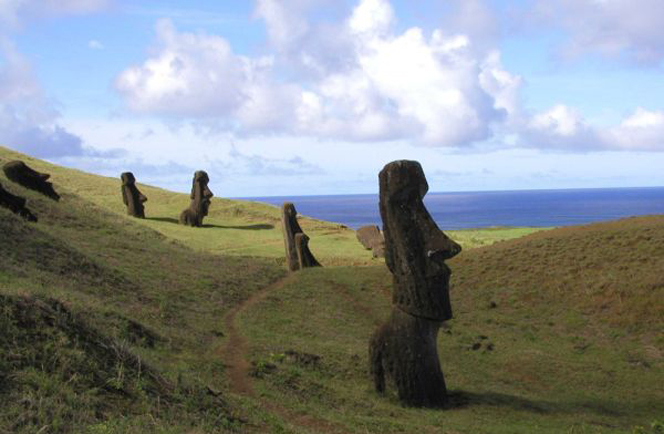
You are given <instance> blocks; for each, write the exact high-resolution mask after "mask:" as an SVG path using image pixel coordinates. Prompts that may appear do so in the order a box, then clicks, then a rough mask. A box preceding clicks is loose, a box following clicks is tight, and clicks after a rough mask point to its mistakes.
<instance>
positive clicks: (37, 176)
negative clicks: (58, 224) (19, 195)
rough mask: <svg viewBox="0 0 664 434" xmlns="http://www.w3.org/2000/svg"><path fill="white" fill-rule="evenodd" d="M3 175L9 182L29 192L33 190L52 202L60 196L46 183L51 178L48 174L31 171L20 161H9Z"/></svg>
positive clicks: (51, 185)
mask: <svg viewBox="0 0 664 434" xmlns="http://www.w3.org/2000/svg"><path fill="white" fill-rule="evenodd" d="M3 170H4V172H5V175H6V176H7V178H9V179H10V180H12V181H14V182H15V183H17V184H20V185H22V186H23V187H25V188H29V189H30V190H35V191H38V192H40V193H42V194H43V195H46V196H48V197H50V198H51V199H53V200H60V195H59V194H58V193H56V192H55V190H53V184H51V183H50V182H48V178H50V177H51V175H49V174H48V173H40V172H37V171H36V170H34V169H31V168H30V167H29V166H28V165H27V164H25V163H24V162H22V161H10V162H9V163H7V164H5V165H4V167H3Z"/></svg>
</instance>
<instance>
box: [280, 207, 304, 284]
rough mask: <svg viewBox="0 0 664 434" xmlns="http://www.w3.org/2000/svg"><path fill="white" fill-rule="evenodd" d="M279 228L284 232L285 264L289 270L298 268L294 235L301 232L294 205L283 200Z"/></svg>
mask: <svg viewBox="0 0 664 434" xmlns="http://www.w3.org/2000/svg"><path fill="white" fill-rule="evenodd" d="M281 229H282V231H283V233H284V247H285V248H286V265H288V269H289V270H290V271H297V270H299V268H300V267H299V261H298V257H297V250H296V248H295V235H296V234H300V233H302V228H301V227H300V224H299V223H298V222H297V211H296V210H295V205H293V204H292V203H290V202H284V204H283V205H282V207H281Z"/></svg>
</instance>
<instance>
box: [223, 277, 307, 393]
mask: <svg viewBox="0 0 664 434" xmlns="http://www.w3.org/2000/svg"><path fill="white" fill-rule="evenodd" d="M293 280H295V274H294V273H289V274H288V275H287V276H286V277H282V278H281V279H279V280H277V281H276V282H274V283H272V284H271V285H269V286H266V287H265V288H263V289H261V290H260V291H258V292H256V293H254V294H253V295H252V296H251V297H249V298H248V299H246V300H245V301H244V302H242V303H240V304H238V305H237V306H235V307H234V308H233V309H231V310H229V311H228V312H227V313H226V315H224V328H225V329H226V332H227V333H228V341H227V342H226V345H224V347H223V349H222V354H223V358H224V360H225V362H226V365H227V366H228V371H227V372H228V380H229V382H230V386H231V392H233V393H237V394H240V395H248V396H254V389H253V387H252V385H251V377H250V376H249V371H250V369H251V363H249V360H247V353H248V350H249V348H248V342H247V338H246V337H245V336H244V335H243V334H242V333H240V332H239V330H238V328H237V326H236V325H235V318H236V317H237V315H238V314H239V313H241V312H243V311H245V310H247V309H249V308H250V307H252V306H253V305H255V304H256V303H258V302H260V301H261V300H263V299H265V297H267V296H268V294H270V292H273V291H275V290H277V289H279V288H281V287H282V286H284V285H286V284H288V283H291V282H292V281H293Z"/></svg>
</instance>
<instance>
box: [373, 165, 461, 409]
mask: <svg viewBox="0 0 664 434" xmlns="http://www.w3.org/2000/svg"><path fill="white" fill-rule="evenodd" d="M379 181H380V215H381V218H382V220H383V234H384V236H385V263H386V264H387V267H388V268H389V270H390V272H391V273H392V276H393V297H392V304H393V306H392V314H391V316H390V318H389V320H388V321H387V323H385V324H384V325H383V326H381V327H379V328H378V330H376V332H374V334H373V336H372V338H371V341H370V343H369V359H370V370H371V373H372V376H373V380H374V386H375V388H376V390H377V391H378V392H381V393H382V392H384V391H385V376H386V375H388V376H389V377H391V378H392V379H393V380H394V383H395V385H396V388H397V393H398V396H399V400H400V401H401V402H403V403H404V404H405V405H409V406H417V407H440V406H442V405H444V404H445V402H446V395H447V390H446V387H445V379H444V378H443V373H442V371H441V369H440V363H439V360H438V349H437V344H436V339H437V336H438V331H439V329H440V325H441V323H442V322H443V321H445V320H448V319H451V318H452V308H451V305H450V297H449V280H450V275H451V271H450V269H449V267H448V266H447V265H446V264H445V263H444V261H445V260H446V259H449V258H452V257H454V256H455V255H457V254H458V253H459V252H460V251H461V246H459V245H458V244H457V243H455V242H454V241H453V240H451V239H450V238H448V237H447V236H446V235H445V234H444V233H443V232H442V231H441V230H440V229H438V226H437V225H436V223H435V222H434V221H433V219H432V218H431V216H430V215H429V212H428V211H427V209H426V208H425V206H424V203H423V202H422V199H423V198H424V195H425V194H426V193H427V191H428V189H429V186H428V184H427V182H426V179H425V177H424V172H423V171H422V167H421V166H420V164H419V163H418V162H416V161H408V160H401V161H394V162H392V163H390V164H388V165H386V166H385V167H384V168H383V170H382V171H381V172H380V175H379Z"/></svg>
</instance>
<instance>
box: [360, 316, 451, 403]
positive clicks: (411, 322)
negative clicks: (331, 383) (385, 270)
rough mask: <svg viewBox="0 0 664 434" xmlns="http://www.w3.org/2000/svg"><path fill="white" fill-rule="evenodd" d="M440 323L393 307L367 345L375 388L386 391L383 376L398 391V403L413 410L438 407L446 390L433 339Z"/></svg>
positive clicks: (444, 398) (381, 391) (380, 391)
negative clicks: (390, 380) (414, 408)
mask: <svg viewBox="0 0 664 434" xmlns="http://www.w3.org/2000/svg"><path fill="white" fill-rule="evenodd" d="M439 328H440V323H439V322H437V321H431V320H428V319H425V318H419V317H416V316H413V315H410V314H408V313H406V312H404V311H402V310H401V309H399V308H398V307H393V308H392V315H391V316H390V318H389V320H388V321H387V322H386V323H385V324H383V325H382V326H381V327H380V328H378V330H376V331H375V332H374V334H373V336H372V337H371V341H370V342H369V362H370V368H371V375H372V377H373V381H374V387H375V388H376V391H377V392H379V393H383V392H385V376H386V375H387V376H389V377H390V378H391V379H392V380H393V381H394V385H395V386H396V388H397V393H398V396H399V400H400V401H401V402H402V403H404V404H405V405H408V406H413V407H441V406H443V405H444V404H445V402H446V397H447V389H446V387H445V379H444V378H443V372H442V371H441V369H440V362H439V359H438V348H437V345H436V339H437V337H438V330H439Z"/></svg>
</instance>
